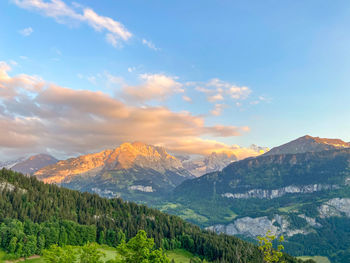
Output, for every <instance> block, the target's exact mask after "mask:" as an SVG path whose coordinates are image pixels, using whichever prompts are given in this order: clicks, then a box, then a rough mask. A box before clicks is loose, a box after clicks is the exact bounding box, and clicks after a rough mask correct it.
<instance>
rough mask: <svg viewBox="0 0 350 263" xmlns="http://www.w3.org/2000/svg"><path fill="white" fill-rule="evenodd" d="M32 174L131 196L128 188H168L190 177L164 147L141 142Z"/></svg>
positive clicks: (144, 190)
mask: <svg viewBox="0 0 350 263" xmlns="http://www.w3.org/2000/svg"><path fill="white" fill-rule="evenodd" d="M34 175H35V176H36V177H37V178H38V179H39V180H42V181H44V182H46V183H56V184H61V185H63V186H66V187H69V188H73V189H77V190H82V191H90V192H96V193H98V194H100V195H103V196H107V197H112V196H122V197H124V198H126V199H128V198H130V199H133V196H132V193H131V192H138V193H144V194H152V193H158V192H162V191H169V190H170V189H172V188H174V187H175V186H177V185H178V184H180V183H181V182H183V181H184V180H186V179H190V178H193V176H192V175H191V174H190V173H189V172H188V171H187V170H185V169H184V167H183V166H182V163H181V161H179V160H178V159H177V158H175V157H174V156H172V155H170V154H168V153H167V152H166V150H165V149H164V148H162V147H157V146H152V145H147V144H144V143H141V142H135V143H123V144H122V145H120V146H119V147H118V148H116V149H110V150H105V151H102V152H99V153H94V154H87V155H83V156H79V157H77V158H71V159H68V160H64V161H59V162H57V163H56V164H54V165H50V166H47V167H44V168H43V169H41V170H39V171H37V172H36V173H35V174H34ZM105 193H108V194H105ZM135 198H136V197H135ZM141 199H142V198H141Z"/></svg>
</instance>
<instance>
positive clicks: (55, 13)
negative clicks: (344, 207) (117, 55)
mask: <svg viewBox="0 0 350 263" xmlns="http://www.w3.org/2000/svg"><path fill="white" fill-rule="evenodd" d="M13 2H14V3H15V4H16V5H17V6H18V7H20V8H24V9H27V10H34V11H37V12H40V13H41V14H43V15H45V16H48V17H52V18H54V19H55V20H56V21H57V22H59V23H64V24H72V23H86V24H88V25H89V26H91V27H92V28H93V29H94V30H95V31H98V32H102V31H105V32H106V41H107V42H108V43H110V44H111V45H113V46H114V47H116V46H117V45H118V43H119V40H122V41H127V40H128V39H130V38H131V37H132V34H131V33H130V32H129V31H128V30H127V29H126V28H125V26H124V25H123V24H121V23H120V22H118V21H115V20H114V19H112V18H110V17H106V16H101V15H99V14H97V13H96V12H95V11H94V10H93V9H91V8H83V7H81V6H80V5H79V4H75V5H73V6H72V7H70V6H68V5H66V4H65V3H64V2H63V1H61V0H51V1H48V2H46V1H43V0H13ZM76 9H79V10H80V12H77V11H76ZM81 9H82V10H81ZM81 11H82V12H81Z"/></svg>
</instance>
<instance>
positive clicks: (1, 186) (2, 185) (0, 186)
mask: <svg viewBox="0 0 350 263" xmlns="http://www.w3.org/2000/svg"><path fill="white" fill-rule="evenodd" d="M15 189H16V186H14V185H13V184H10V183H9V182H0V192H1V191H4V190H5V191H10V192H12V191H14V190H15ZM17 189H18V190H19V191H20V192H22V193H26V192H27V190H25V189H22V188H17Z"/></svg>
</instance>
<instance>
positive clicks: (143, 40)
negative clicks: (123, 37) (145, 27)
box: [142, 38, 159, 51]
mask: <svg viewBox="0 0 350 263" xmlns="http://www.w3.org/2000/svg"><path fill="white" fill-rule="evenodd" d="M142 44H144V45H145V46H147V47H149V48H150V49H153V50H155V51H158V50H159V48H157V47H156V46H155V45H154V44H153V43H152V41H149V40H147V39H144V38H143V39H142Z"/></svg>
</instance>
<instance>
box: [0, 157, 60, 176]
mask: <svg viewBox="0 0 350 263" xmlns="http://www.w3.org/2000/svg"><path fill="white" fill-rule="evenodd" d="M57 162H58V160H57V159H56V158H55V157H53V156H51V155H49V154H36V155H32V156H30V157H28V158H26V157H21V158H18V159H16V160H13V161H7V162H1V163H0V168H6V169H11V170H13V171H16V172H20V173H23V174H33V173H35V172H36V171H38V170H40V169H41V168H43V167H45V166H48V165H51V164H55V163H57Z"/></svg>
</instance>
